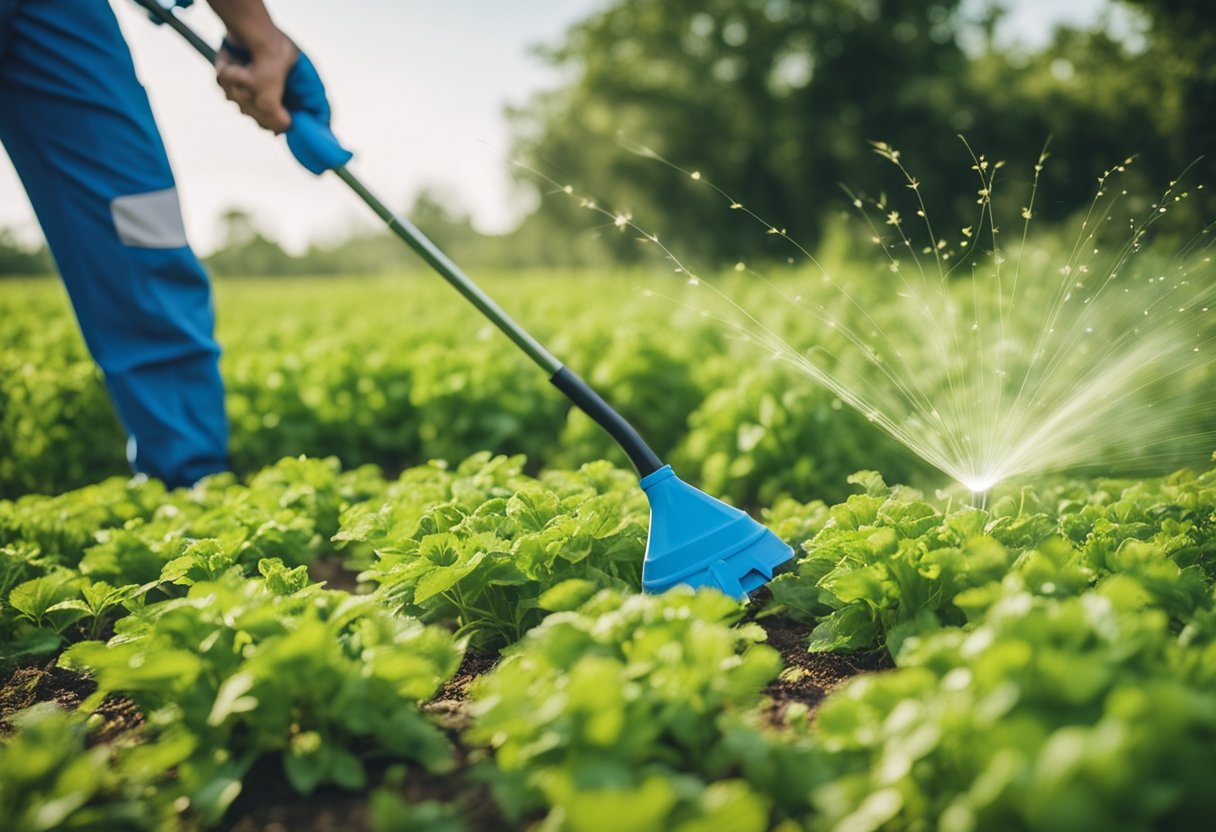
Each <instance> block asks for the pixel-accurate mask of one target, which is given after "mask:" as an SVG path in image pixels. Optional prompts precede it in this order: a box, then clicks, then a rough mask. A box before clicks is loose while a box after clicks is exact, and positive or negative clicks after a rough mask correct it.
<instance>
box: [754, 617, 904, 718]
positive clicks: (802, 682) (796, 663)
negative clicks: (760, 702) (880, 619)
mask: <svg viewBox="0 0 1216 832" xmlns="http://www.w3.org/2000/svg"><path fill="white" fill-rule="evenodd" d="M757 623H758V624H759V625H760V626H761V627H763V628H764V631H765V632H766V633H767V634H768V643H769V644H770V645H771V646H772V647H774V648H775V649H776V650H777V651H778V652H779V653H781V658H782V660H784V662H785V670H783V671H781V675H780V676H779V677H778V678H777V680H776V681H775V682H773V683H772V684H771V685H769V687H768V690H766V691H765V693H766V694H767V695H768V697H769V700H770V701H769V703H768V705H767V706H766V707H765V709H764V718H765V719H766V720H767V721H768V722H769V724H771V725H773V726H775V727H778V728H779V727H782V726H784V725H785V724H786V716H787V712H788V711H789V707H790V705H792V704H794V703H795V702H797V703H800V704H802V705H805V706H806V707H807V709H808V710H807V719H811V718H813V717H814V715H815V710H816V709H817V708H818V707H819V704H820V703H821V702H823V700H824V698H825V697H826V696H827V695H828V694H829V693H831V692H832V691H833V690H835V689H836V688H837V687H839V686H840V685H842V684H843V683H844V682H846V681H847V680H849V679H851V678H852V677H854V676H856V675H858V674H859V673H872V672H875V671H879V670H887V669H889V668H891V667H893V666H894V665H893V664H892V663H891V658H890V656H889V655H888V654H887V652H886V651H885V650H879V651H874V652H870V653H858V654H853V655H847V656H846V655H842V654H839V653H811V652H809V651H808V650H807V649H806V643H807V637H808V636H809V635H810V632H811V628H810V626H809V625H800V624H794V623H791V622H788V621H779V620H776V619H773V618H767V619H760V620H759V621H757Z"/></svg>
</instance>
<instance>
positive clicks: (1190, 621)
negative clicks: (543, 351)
mask: <svg viewBox="0 0 1216 832" xmlns="http://www.w3.org/2000/svg"><path fill="white" fill-rule="evenodd" d="M557 280H561V281H563V285H565V286H566V291H563V292H556V291H553V287H554V285H555V281H557ZM573 280H579V281H582V283H581V285H580V291H579V292H570V291H568V286H569V282H570V281H573ZM486 285H487V288H488V289H489V290H490V291H491V293H493V294H495V295H497V296H499V297H501V298H503V300H504V306H506V307H507V308H508V309H509V311H511V312H512V313H513V314H515V315H517V316H518V317H519V319H520V320H521V321H523V322H525V323H526V324H527V325H528V326H529V328H531V329H535V331H536V332H537V334H538V335H540V336H541V337H542V338H544V339H545V340H546V341H547V343H549V344H550V345H551V346H552V348H553V350H554V352H555V353H556V354H558V355H560V356H562V357H563V358H564V359H565V360H566V361H567V362H568V363H569V364H570V365H571V366H572V367H574V368H576V369H578V370H579V371H580V372H582V373H583V374H584V375H585V376H586V377H587V378H588V379H589V380H590V381H591V382H592V383H593V384H594V385H595V386H596V387H597V388H598V389H600V390H601V391H603V392H604V394H605V396H606V397H607V398H609V399H611V400H613V401H614V402H615V403H616V404H617V405H618V406H619V407H620V409H621V410H622V412H623V413H625V415H626V416H628V417H629V418H630V419H632V420H634V421H635V422H636V423H637V424H638V426H639V427H640V429H641V430H642V432H643V433H644V434H645V435H646V436H647V437H648V438H650V439H651V441H652V442H653V444H654V445H655V446H656V449H657V450H659V451H660V452H661V453H667V454H668V455H669V457H670V459H671V460H672V462H673V464H674V465H675V467H676V468H677V470H679V471H680V473H681V475H682V476H685V477H686V478H687V479H689V480H690V481H692V482H695V483H697V484H699V485H700V486H701V487H703V488H705V489H706V490H707V491H709V492H710V493H713V494H715V495H718V496H722V497H725V498H727V499H729V500H730V501H731V502H734V503H735V504H737V505H740V506H743V507H746V508H747V509H749V510H751V511H753V513H754V514H755V515H756V516H757V517H759V518H760V519H762V520H763V521H764V522H765V523H766V524H767V525H768V526H769V527H770V528H772V529H773V530H774V531H775V532H776V533H777V534H778V535H779V536H781V537H782V538H783V539H784V540H786V541H787V542H788V543H790V545H791V546H793V547H794V549H795V551H796V552H797V558H796V561H795V562H794V563H793V564H792V566H791V568H790V569H789V570H788V571H787V572H785V573H784V574H782V575H780V576H779V577H778V578H776V579H775V580H774V581H773V582H771V583H770V584H769V585H768V587H767V588H766V589H764V590H761V591H760V592H758V593H757V594H756V596H755V597H753V598H752V599H751V600H750V601H749V602H748V603H746V604H739V603H736V602H734V601H731V600H729V599H727V598H725V597H723V596H721V595H718V594H716V593H713V592H700V593H692V592H691V591H684V590H676V591H673V592H670V593H667V594H664V595H661V596H648V595H642V594H639V592H638V586H639V582H640V569H641V562H642V554H643V550H644V547H645V542H646V530H647V504H646V501H645V498H644V496H643V495H642V493H641V492H640V491H639V490H638V489H637V487H636V479H635V478H634V476H633V474H632V472H631V471H629V470H628V469H627V467H626V466H625V464H624V462H623V459H622V458H620V457H619V456H616V452H615V450H614V449H613V447H612V446H611V444H610V443H609V441H608V440H607V439H606V438H605V437H602V436H601V435H600V434H599V432H598V429H596V428H595V427H594V426H593V425H592V424H591V423H590V422H589V421H587V420H584V419H582V418H580V417H578V416H577V414H574V415H572V414H570V413H569V411H568V408H567V406H566V405H565V404H564V403H563V402H562V401H561V400H560V398H559V397H558V396H557V395H556V394H555V393H554V392H553V391H552V390H550V389H548V385H547V384H546V382H545V379H544V378H543V375H542V374H540V373H538V372H536V370H535V369H534V368H532V367H531V366H529V365H528V364H526V363H525V362H526V360H525V359H523V358H519V357H517V356H516V355H515V354H514V352H513V351H512V350H511V349H510V348H509V346H508V345H507V344H506V342H505V341H504V340H503V339H501V338H500V337H499V336H498V335H497V334H496V333H495V332H494V331H493V330H491V329H490V328H489V327H488V326H487V325H485V324H483V323H481V322H480V321H479V320H478V319H477V318H476V317H475V316H474V315H473V314H472V313H469V312H466V311H465V310H464V309H463V307H462V306H461V305H460V304H459V303H458V302H457V301H456V299H455V298H454V296H452V295H451V292H450V290H448V289H447V288H446V287H444V286H441V285H436V282H435V281H434V280H433V279H429V278H426V277H422V276H419V277H414V276H407V277H404V278H388V277H386V278H383V279H379V278H377V279H361V280H351V281H348V282H334V281H322V280H308V279H292V280H283V281H273V280H267V281H237V280H234V281H227V282H220V283H219V284H218V285H217V297H218V302H219V319H220V321H221V332H220V336H221V341H222V343H223V344H224V345H225V348H226V355H225V358H224V362H225V363H224V373H225V378H226V380H227V382H228V385H229V409H230V415H231V419H232V432H233V445H232V447H233V454H234V466H235V468H236V473H235V474H231V475H221V476H217V477H213V478H210V479H208V480H205V481H204V482H203V483H201V484H199V485H198V486H196V487H194V488H192V489H183V490H178V491H174V492H166V491H165V489H164V488H163V487H162V486H161V485H160V484H159V483H157V482H154V481H145V480H141V479H138V478H137V479H129V478H128V477H127V476H126V475H125V472H124V468H123V460H122V458H121V431H120V430H119V428H118V426H117V425H116V424H115V422H114V417H113V415H112V412H111V411H110V410H109V405H108V402H107V399H106V397H105V391H104V387H103V386H102V383H101V380H100V378H99V375H98V373H97V371H96V370H95V369H94V368H93V365H92V364H91V362H90V361H89V360H88V357H87V354H86V353H85V351H84V348H83V345H82V343H81V341H80V338H79V335H78V334H77V333H76V330H75V325H74V322H73V320H72V318H71V316H70V312H69V310H68V308H67V305H66V300H65V298H64V296H63V294H62V291H61V290H60V289H59V287H58V284H56V283H54V282H51V281H29V282H25V281H4V282H0V330H2V331H3V333H4V336H3V337H4V344H5V349H4V352H3V353H2V354H0V406H2V413H0V494H2V495H3V497H4V498H5V499H3V500H0V558H2V560H0V644H2V645H3V648H2V650H0V679H3V681H2V683H0V817H5V818H8V819H9V823H10V824H11V826H10V827H8V828H13V829H17V830H51V829H154V830H159V829H181V828H184V829H206V828H231V829H262V828H270V827H274V828H287V829H352V828H353V829H367V828H374V829H381V830H395V829H431V830H458V829H467V830H478V829H537V830H577V832H584V831H585V832H596V831H597V830H615V829H630V830H669V829H670V830H685V832H694V830H709V829H714V830H738V832H749V831H750V830H764V829H780V830H795V829H812V830H829V829H840V830H876V829H929V828H938V829H942V830H946V832H964V830H1002V829H1058V830H1086V829H1093V830H1112V829H1186V828H1202V827H1203V826H1204V825H1206V822H1207V820H1208V819H1209V818H1210V816H1211V813H1212V812H1213V811H1214V810H1216V794H1214V793H1213V792H1212V790H1211V789H1210V787H1209V785H1208V784H1209V783H1210V782H1211V780H1212V777H1213V776H1214V775H1216V758H1214V757H1213V755H1212V753H1211V749H1212V748H1213V747H1214V744H1216V468H1214V467H1213V462H1211V461H1206V462H1205V461H1204V460H1202V459H1200V460H1197V461H1196V465H1195V466H1194V467H1193V468H1186V469H1182V470H1178V471H1174V472H1171V473H1163V474H1162V475H1159V476H1149V477H1145V478H1142V479H1109V478H1093V477H1091V478H1083V477H1076V476H1072V477H1069V476H1064V475H1059V476H1039V477H1036V478H1034V479H1033V480H1031V481H1029V482H1026V481H1017V480H1014V481H1011V482H1010V483H1008V484H1005V485H1001V486H998V487H997V489H995V490H994V491H993V492H992V493H991V494H989V495H988V497H987V500H986V502H985V503H984V504H983V507H977V506H976V505H973V502H977V501H973V500H972V498H971V495H970V494H968V493H967V492H966V491H965V490H961V489H959V488H958V487H948V486H947V484H946V482H945V481H944V479H943V478H942V477H941V476H940V475H936V474H935V473H934V472H933V471H932V470H931V469H929V468H928V466H926V465H925V464H923V463H920V462H918V461H916V460H915V459H914V458H913V457H912V456H911V455H910V454H908V453H907V452H904V451H902V450H901V449H899V448H898V447H897V446H896V445H895V443H894V442H893V441H892V440H890V439H889V438H887V437H885V435H883V434H882V433H880V432H879V431H878V430H877V428H875V427H874V426H873V425H871V424H869V423H868V422H867V420H866V419H864V418H862V417H860V416H858V415H856V414H855V413H854V412H853V411H851V410H850V409H849V408H847V407H842V406H841V403H840V402H839V401H838V400H836V399H835V398H834V397H833V395H832V394H831V393H828V392H825V391H823V390H822V389H820V388H819V387H816V386H815V385H814V384H812V383H811V381H810V380H808V379H805V378H803V377H801V376H799V375H798V374H796V373H795V372H794V371H793V370H791V369H790V368H788V367H787V366H784V365H783V364H782V363H780V362H773V361H771V360H769V357H768V356H767V355H766V354H765V353H763V352H759V351H757V350H756V348H755V346H754V345H753V344H748V343H746V342H741V341H739V340H737V339H736V338H734V337H733V334H732V331H731V329H730V328H729V327H724V326H722V325H721V324H719V323H717V322H715V321H714V320H713V319H709V318H705V317H703V316H702V315H700V314H699V312H698V310H697V309H685V308H682V307H679V306H676V305H673V304H672V303H670V302H669V301H665V300H662V299H658V298H652V297H646V296H645V295H644V294H642V293H640V292H639V291H638V290H637V288H636V287H637V286H639V285H642V286H644V287H645V288H652V289H654V290H655V291H658V290H659V287H658V286H655V285H653V282H652V279H651V278H649V277H646V276H641V275H629V274H622V275H607V274H602V275H582V276H568V275H567V276H557V275H548V276H541V277H535V278H528V279H521V278H518V277H514V276H510V275H500V276H491V278H490V279H489V280H487V281H486ZM675 285H676V287H677V291H675V292H671V294H672V295H673V296H677V299H684V300H688V302H689V303H691V304H693V305H694V306H695V305H696V303H697V302H698V301H696V295H686V294H684V293H686V292H688V291H689V290H688V289H680V288H678V287H679V286H680V284H678V283H677V284H675ZM749 291H751V289H749V288H748V287H747V286H746V285H740V286H739V287H738V290H737V291H736V292H733V293H732V294H733V296H735V297H737V298H741V299H743V300H744V301H746V299H747V296H748V294H747V293H748V292H749ZM572 295H577V296H578V297H575V298H572V297H571V296H572ZM689 298H692V300H689ZM875 314H879V313H878V312H876V313H875ZM766 320H768V321H770V322H771V323H770V325H771V326H773V327H775V328H779V329H780V331H782V332H783V334H785V336H786V337H787V339H788V340H789V341H790V342H791V343H793V344H795V345H798V344H799V341H798V339H799V337H800V333H804V332H805V329H806V328H805V326H802V325H801V324H802V322H801V321H799V319H798V317H797V313H796V311H795V310H785V309H775V310H773V314H772V316H771V317H770V318H766ZM672 333H678V337H676V336H674V335H673V334H672ZM429 460H437V461H435V462H431V461H429ZM276 824H277V826H275V825H276Z"/></svg>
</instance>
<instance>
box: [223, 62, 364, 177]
mask: <svg viewBox="0 0 1216 832" xmlns="http://www.w3.org/2000/svg"><path fill="white" fill-rule="evenodd" d="M223 48H224V49H225V50H227V51H228V52H229V53H230V54H231V55H232V56H233V57H234V58H236V59H237V60H238V61H244V62H248V61H250V60H252V58H253V55H252V54H251V53H250V52H249V50H248V49H245V48H244V47H241V46H237V45H236V44H234V43H233V42H232V41H230V40H228V39H227V38H225V39H224V44H223ZM283 106H284V107H286V108H287V111H288V112H289V113H291V126H290V127H288V128H287V133H286V136H287V147H288V148H289V149H290V150H291V153H292V155H293V156H295V157H296V161H297V162H299V163H300V164H301V165H303V166H304V167H305V168H306V169H308V170H309V171H311V172H312V173H315V174H317V175H318V176H319V175H320V174H322V173H325V171H327V170H332V169H333V168H337V167H341V166H342V165H345V164H346V163H347V162H349V161H350V160H351V158H352V157H353V156H354V154H353V153H351V152H350V151H349V150H347V149H346V148H345V147H343V146H342V145H341V144H339V143H338V139H337V137H335V136H334V134H333V131H332V130H330V129H329V99H328V98H326V97H325V85H324V84H322V83H321V76H320V75H318V74H317V68H316V67H315V66H313V63H312V61H310V60H309V59H308V56H307V55H305V54H304V53H303V51H301V52H300V56H299V58H297V59H296V65H295V66H293V67H292V68H291V72H289V73H287V81H286V84H285V86H284V89H283Z"/></svg>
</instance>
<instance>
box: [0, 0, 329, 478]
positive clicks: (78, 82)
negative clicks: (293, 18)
mask: <svg viewBox="0 0 1216 832" xmlns="http://www.w3.org/2000/svg"><path fill="white" fill-rule="evenodd" d="M190 2H191V0H184V2H182V0H179V3H178V5H188V4H189V3H190ZM208 3H209V4H210V6H211V8H212V9H213V10H214V11H215V13H216V14H217V15H218V16H219V17H220V19H221V20H222V21H223V23H224V25H225V26H226V27H227V32H228V34H227V37H226V39H225V44H224V47H223V48H222V49H221V50H220V51H219V54H218V57H217V59H216V79H217V81H218V83H219V86H220V87H221V88H222V89H223V91H224V94H225V95H226V96H227V97H228V99H230V100H231V101H234V102H235V103H236V104H237V105H238V107H239V108H240V110H241V112H243V113H245V114H246V115H248V116H250V117H251V118H253V119H254V120H255V121H256V122H257V123H258V124H259V125H261V126H262V127H264V128H266V129H267V130H271V131H274V132H276V133H279V132H284V131H287V130H289V128H291V126H292V121H293V116H292V114H291V113H290V112H289V111H288V109H287V107H286V106H285V105H284V93H285V90H286V89H287V87H288V86H289V84H290V80H289V79H290V78H291V77H292V73H293V70H294V69H295V68H296V67H297V65H299V64H303V63H305V62H306V61H307V59H306V58H304V57H303V56H302V54H301V53H300V51H299V50H298V49H297V48H296V46H295V44H294V43H293V42H292V41H291V40H290V39H289V38H288V37H287V36H286V35H284V34H283V32H282V31H281V30H280V29H279V28H278V27H277V26H276V25H275V24H274V22H273V21H272V20H271V17H270V14H269V13H268V12H267V10H266V7H265V5H264V4H263V2H262V0H208ZM166 5H168V4H167V3H166ZM307 69H308V71H309V73H311V80H312V83H311V85H310V88H309V90H308V92H309V93H311V94H313V96H314V99H315V96H316V94H317V91H318V90H319V91H320V93H319V94H320V99H321V105H323V106H319V107H318V109H320V110H322V111H323V113H322V115H323V118H324V125H325V128H326V130H327V129H328V128H327V126H328V122H329V117H328V104H327V103H325V102H324V89H323V87H321V86H320V80H319V79H318V78H317V77H316V73H315V70H313V69H312V67H311V64H308V65H307ZM314 103H315V102H314ZM331 135H332V134H331ZM0 144H3V146H4V148H5V150H6V151H7V153H8V155H9V158H10V159H11V160H12V162H13V166H14V167H15V168H16V170H17V174H18V176H19V177H20V179H21V182H22V185H23V186H24V188H25V190H26V193H27V194H28V196H29V199H30V202H31V204H32V205H33V207H34V211H35V213H36V214H37V216H38V221H39V223H40V225H41V226H42V230H43V233H44V235H45V236H46V239H47V244H48V246H49V247H50V250H51V253H52V255H53V257H54V259H55V263H56V266H57V268H58V270H59V272H60V274H61V276H62V278H63V281H64V284H65V286H66V288H67V291H68V295H69V297H70V299H71V303H72V306H73V308H74V310H75V312H76V317H77V320H78V322H79V324H80V328H81V331H82V333H83V335H84V339H85V342H86V344H87V346H88V348H89V351H90V353H91V354H92V356H93V358H94V360H96V362H97V363H98V365H99V366H100V367H101V369H102V372H103V374H104V377H105V383H106V386H107V388H108V390H109V393H110V396H111V399H112V400H113V402H114V406H115V410H116V411H117V413H118V416H119V419H120V421H121V422H122V425H123V427H124V429H125V431H126V434H127V458H128V461H129V462H130V463H131V465H132V467H133V469H134V470H135V471H137V472H140V473H145V474H147V475H149V476H153V477H159V478H160V479H162V480H164V481H165V483H166V484H167V485H169V486H170V487H176V486H182V485H189V484H191V483H194V482H196V481H197V480H199V479H200V478H202V477H204V476H206V475H208V474H213V473H216V472H218V471H223V470H226V469H227V468H228V465H229V462H228V424H227V417H226V414H225V410H224V387H223V382H222V381H221V378H220V373H219V356H220V348H219V345H218V344H217V343H216V340H215V336H214V326H215V316H214V311H213V306H212V296H211V285H210V282H209V280H208V277H207V273H206V271H205V270H204V268H203V265H202V264H201V263H200V262H199V259H198V257H197V256H196V255H195V253H194V251H193V250H192V249H191V247H190V245H189V243H188V241H187V239H186V233H185V229H184V227H183V224H182V216H181V209H180V206H179V204H178V195H177V189H176V186H175V184H174V178H173V172H172V170H171V169H170V166H169V160H168V157H167V156H166V154H165V147H164V144H163V142H162V140H161V136H160V132H159V130H158V129H157V126H156V122H155V119H154V118H153V116H152V110H151V107H150V105H149V103H148V97H147V94H146V93H145V91H144V89H143V87H142V86H141V85H140V83H139V80H138V79H137V77H136V74H135V67H134V64H133V63H132V60H131V53H130V49H129V48H128V46H127V44H126V42H125V40H124V39H123V36H122V32H121V31H120V29H119V27H118V21H117V19H116V18H115V16H114V11H113V10H112V9H111V8H110V5H109V3H107V2H104V1H103V0H0ZM297 155H299V154H297Z"/></svg>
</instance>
